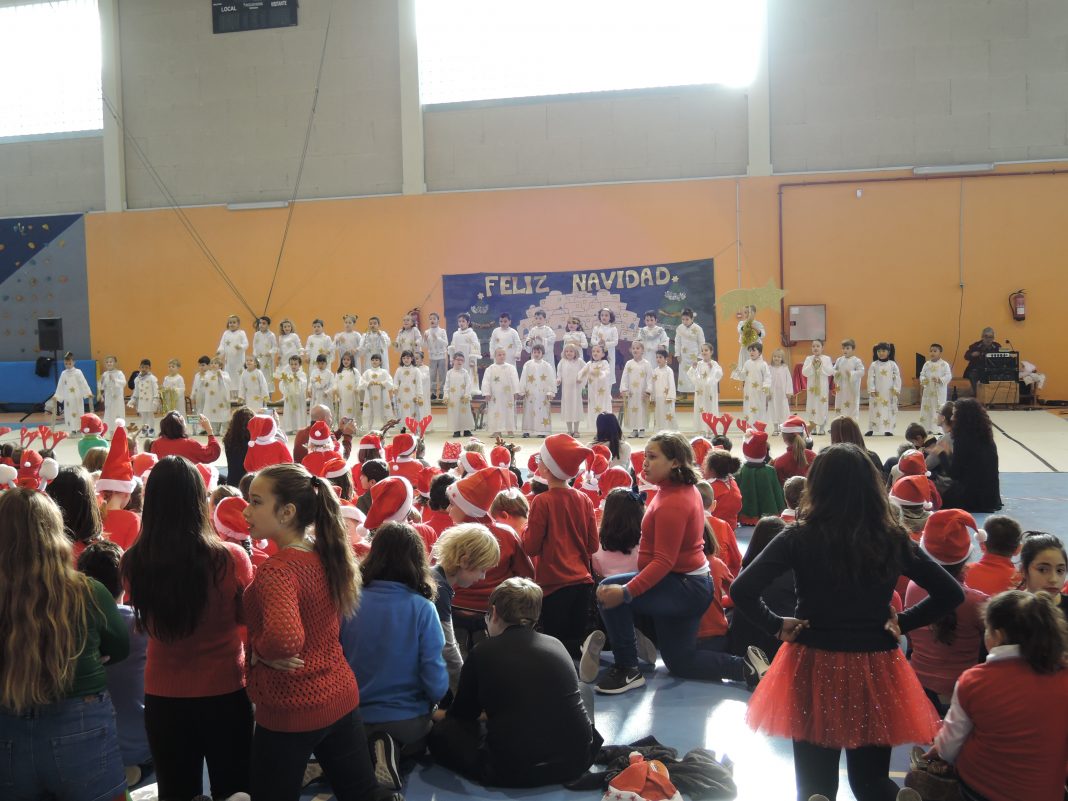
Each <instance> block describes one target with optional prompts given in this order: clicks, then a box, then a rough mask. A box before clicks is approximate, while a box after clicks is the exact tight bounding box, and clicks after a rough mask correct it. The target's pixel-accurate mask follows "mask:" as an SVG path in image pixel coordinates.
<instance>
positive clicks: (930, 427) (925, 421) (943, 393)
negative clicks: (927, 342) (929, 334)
mask: <svg viewBox="0 0 1068 801" xmlns="http://www.w3.org/2000/svg"><path fill="white" fill-rule="evenodd" d="M952 380H953V369H952V368H951V367H950V366H949V362H947V361H946V360H945V359H939V360H938V361H937V362H932V361H928V362H927V363H926V364H924V366H923V369H922V370H920V386H921V387H923V394H922V396H921V397H920V424H921V425H922V426H923V427H924V428H925V429H926V430H927V431H936V430H937V429H938V422H937V421H938V412H939V410H940V409H941V408H942V406H943V405H944V404H945V402H946V398H947V397H948V396H949V382H950V381H952Z"/></svg>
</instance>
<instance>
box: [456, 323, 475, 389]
mask: <svg viewBox="0 0 1068 801" xmlns="http://www.w3.org/2000/svg"><path fill="white" fill-rule="evenodd" d="M457 353H462V354H463V355H464V367H465V368H466V369H467V372H469V373H470V374H471V380H472V381H473V382H474V385H475V386H476V387H477V386H478V360H479V359H481V358H482V344H481V343H480V342H479V341H478V334H476V333H475V329H473V328H457V329H456V330H455V331H453V332H452V344H451V345H449V358H450V359H452V357H453V356H455V355H456V354H457Z"/></svg>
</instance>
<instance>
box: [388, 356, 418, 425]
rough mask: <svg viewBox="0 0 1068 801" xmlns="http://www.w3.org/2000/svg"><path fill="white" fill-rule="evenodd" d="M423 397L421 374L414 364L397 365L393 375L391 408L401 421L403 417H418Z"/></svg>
mask: <svg viewBox="0 0 1068 801" xmlns="http://www.w3.org/2000/svg"><path fill="white" fill-rule="evenodd" d="M422 399H423V376H422V374H421V373H420V372H419V368H418V367H416V366H415V365H414V364H413V365H411V366H409V367H398V368H397V372H396V374H395V375H394V376H393V408H394V409H396V414H397V417H399V418H400V419H401V420H402V421H403V420H404V418H405V417H415V418H418V417H419V407H420V403H421V401H422Z"/></svg>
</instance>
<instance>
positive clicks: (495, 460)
mask: <svg viewBox="0 0 1068 801" xmlns="http://www.w3.org/2000/svg"><path fill="white" fill-rule="evenodd" d="M489 460H490V464H491V465H493V466H494V467H508V466H509V465H511V464H512V452H511V451H510V450H508V449H507V448H506V447H504V446H503V445H494V446H493V450H491V451H490V458H489Z"/></svg>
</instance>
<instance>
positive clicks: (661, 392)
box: [649, 348, 679, 431]
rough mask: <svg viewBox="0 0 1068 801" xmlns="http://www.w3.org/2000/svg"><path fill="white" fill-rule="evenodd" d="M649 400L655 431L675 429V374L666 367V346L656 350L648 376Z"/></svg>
mask: <svg viewBox="0 0 1068 801" xmlns="http://www.w3.org/2000/svg"><path fill="white" fill-rule="evenodd" d="M649 402H650V404H651V406H652V412H653V415H652V418H653V428H654V429H656V430H657V431H677V430H678V426H679V424H678V421H676V419H675V374H674V373H673V372H671V368H670V367H668V352H667V348H660V350H658V351H657V352H656V367H655V368H653V374H652V375H651V376H650V377H649Z"/></svg>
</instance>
